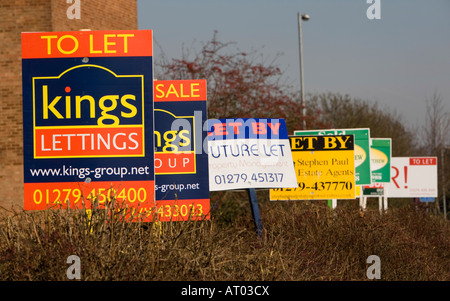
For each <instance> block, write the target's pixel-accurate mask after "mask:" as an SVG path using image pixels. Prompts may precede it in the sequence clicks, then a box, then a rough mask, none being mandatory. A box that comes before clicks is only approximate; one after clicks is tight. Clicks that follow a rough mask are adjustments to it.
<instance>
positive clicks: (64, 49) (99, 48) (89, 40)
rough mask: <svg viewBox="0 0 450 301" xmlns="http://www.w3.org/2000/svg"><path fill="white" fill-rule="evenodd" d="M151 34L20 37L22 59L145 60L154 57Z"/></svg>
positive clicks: (103, 32)
mask: <svg viewBox="0 0 450 301" xmlns="http://www.w3.org/2000/svg"><path fill="white" fill-rule="evenodd" d="M151 33H152V31H151V30H139V31H136V30H114V31H108V30H99V31H70V32H43V33H23V34H22V58H24V59H31V58H64V57H108V56H110V57H120V56H148V55H149V53H150V54H152V53H153V49H152V35H151ZM28 45H36V47H28Z"/></svg>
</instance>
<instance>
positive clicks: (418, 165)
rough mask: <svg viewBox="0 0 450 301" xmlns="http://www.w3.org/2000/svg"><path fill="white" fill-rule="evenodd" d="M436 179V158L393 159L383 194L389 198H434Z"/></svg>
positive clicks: (436, 194)
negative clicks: (389, 176) (388, 179)
mask: <svg viewBox="0 0 450 301" xmlns="http://www.w3.org/2000/svg"><path fill="white" fill-rule="evenodd" d="M437 177H438V172H437V157H393V158H392V169H391V182H390V183H386V184H385V193H386V195H387V196H388V197H390V198H422V197H433V198H436V197H437V196H438V180H437Z"/></svg>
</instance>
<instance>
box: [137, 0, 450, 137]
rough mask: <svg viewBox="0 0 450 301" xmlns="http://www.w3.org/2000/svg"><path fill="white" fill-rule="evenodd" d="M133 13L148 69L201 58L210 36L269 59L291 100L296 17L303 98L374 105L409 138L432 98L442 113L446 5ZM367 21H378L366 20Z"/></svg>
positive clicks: (449, 24) (201, 4) (238, 0)
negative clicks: (302, 17) (192, 55)
mask: <svg viewBox="0 0 450 301" xmlns="http://www.w3.org/2000/svg"><path fill="white" fill-rule="evenodd" d="M377 1H378V3H379V6H378V7H375V6H373V5H374V4H375V2H377ZM367 2H369V3H367ZM137 3H138V28H139V29H152V30H153V40H154V44H155V46H154V51H153V55H154V59H155V61H156V60H158V57H160V56H161V55H162V53H164V55H166V56H167V57H168V58H181V54H182V48H183V47H185V48H189V47H198V48H200V46H201V45H202V43H205V42H207V41H209V40H210V39H211V38H212V36H213V33H214V31H215V30H217V32H218V38H219V40H220V41H222V42H234V43H236V47H238V48H239V49H240V50H242V51H244V52H250V51H253V50H256V51H257V52H258V53H260V54H262V55H263V56H264V58H265V59H266V60H267V61H268V62H269V63H270V62H272V61H273V60H274V59H276V60H275V62H274V63H273V64H275V65H277V66H278V67H280V69H281V70H282V71H283V72H284V78H285V81H286V83H288V84H291V85H293V88H294V89H298V90H299V87H300V67H299V66H300V64H299V39H298V19H297V13H298V12H300V13H302V14H308V15H309V16H310V20H308V21H302V46H303V76H304V90H305V93H306V94H308V93H327V92H332V93H340V94H342V95H345V94H348V95H350V97H352V98H355V99H362V100H365V101H369V102H371V103H372V102H373V103H375V102H376V103H378V105H379V108H381V109H383V110H384V109H386V110H389V111H392V112H393V113H395V114H397V115H400V117H401V119H402V121H403V122H404V124H405V125H407V126H410V127H411V128H416V129H418V128H420V127H421V126H423V125H424V123H425V114H426V102H425V100H426V99H429V98H431V97H432V96H433V94H434V93H436V94H437V95H439V96H440V97H441V98H442V99H443V102H444V104H445V106H446V110H447V111H449V112H450V17H449V15H450V0H341V1H336V0H301V1H300V0H138V1H137ZM377 8H379V9H377ZM373 9H375V11H374V10H373ZM368 11H369V12H370V13H377V14H379V17H380V18H379V19H369V18H368V14H367V12H368ZM369 15H371V14H369Z"/></svg>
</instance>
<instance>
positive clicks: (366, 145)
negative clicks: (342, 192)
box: [294, 128, 372, 185]
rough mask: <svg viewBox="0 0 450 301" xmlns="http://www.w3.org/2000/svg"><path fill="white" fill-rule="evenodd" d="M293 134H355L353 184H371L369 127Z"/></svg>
mask: <svg viewBox="0 0 450 301" xmlns="http://www.w3.org/2000/svg"><path fill="white" fill-rule="evenodd" d="M294 135H295V136H307V135H354V136H355V184H356V185H369V184H372V179H371V170H370V129H368V128H365V129H329V130H312V131H309V130H306V131H294Z"/></svg>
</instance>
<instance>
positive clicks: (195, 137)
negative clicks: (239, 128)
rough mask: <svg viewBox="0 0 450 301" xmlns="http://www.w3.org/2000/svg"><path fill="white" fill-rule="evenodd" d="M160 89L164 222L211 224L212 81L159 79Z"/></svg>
mask: <svg viewBox="0 0 450 301" xmlns="http://www.w3.org/2000/svg"><path fill="white" fill-rule="evenodd" d="M154 87H155V91H154V100H155V174H156V182H155V193H156V214H157V215H158V219H159V220H163V221H169V220H174V221H178V220H188V219H196V220H198V219H209V217H210V212H209V211H210V210H209V207H210V206H209V205H210V203H209V176H208V154H207V153H206V152H204V151H203V142H204V141H206V136H207V135H206V131H204V130H203V124H204V122H206V120H207V114H206V99H207V96H206V80H158V81H155V82H154ZM150 209H151V208H150ZM148 213H149V214H148V216H152V215H153V214H150V213H151V210H148Z"/></svg>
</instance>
